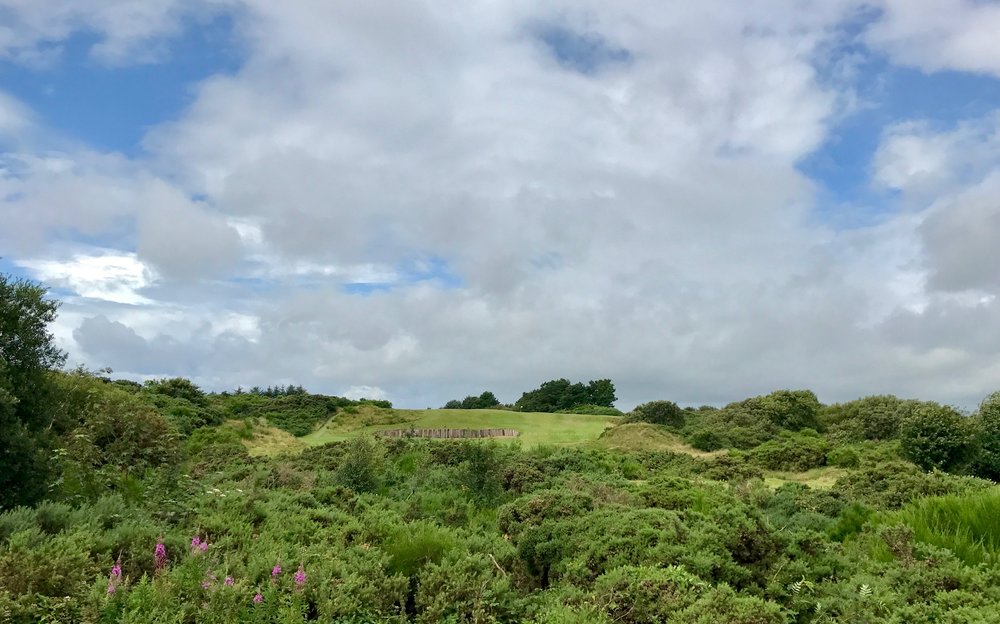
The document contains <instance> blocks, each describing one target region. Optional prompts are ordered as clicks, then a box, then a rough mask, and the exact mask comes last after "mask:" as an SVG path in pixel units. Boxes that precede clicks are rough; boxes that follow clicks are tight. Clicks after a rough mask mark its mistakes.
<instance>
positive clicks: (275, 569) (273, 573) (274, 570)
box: [271, 564, 281, 579]
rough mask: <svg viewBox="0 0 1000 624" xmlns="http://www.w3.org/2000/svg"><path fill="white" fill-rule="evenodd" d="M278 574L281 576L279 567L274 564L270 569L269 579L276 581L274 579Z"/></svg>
mask: <svg viewBox="0 0 1000 624" xmlns="http://www.w3.org/2000/svg"><path fill="white" fill-rule="evenodd" d="M279 574H281V566H280V565H278V564H275V565H274V567H273V568H271V578H272V579H276V578H278V575H279Z"/></svg>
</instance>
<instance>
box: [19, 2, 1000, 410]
mask: <svg viewBox="0 0 1000 624" xmlns="http://www.w3.org/2000/svg"><path fill="white" fill-rule="evenodd" d="M168 4H169V3H156V4H155V6H154V7H153V8H151V9H149V10H150V11H154V13H155V12H156V11H166V12H167V14H169V15H168V16H173V15H176V14H177V12H180V13H183V12H184V10H186V9H182V8H174V9H168V8H164V7H167V6H168ZM171 6H174V5H171ZM184 6H186V5H184ZM156 7H159V8H156ZM176 7H181V4H176ZM856 7H857V4H856V3H851V2H845V3H828V2H803V3H797V4H795V5H794V6H790V5H788V4H787V3H771V2H765V3H749V4H747V3H744V4H739V5H734V4H733V3H724V2H707V3H700V4H694V5H683V6H681V5H678V4H677V3H662V4H655V3H653V4H651V3H640V2H623V3H607V2H598V1H596V0H593V1H590V0H587V1H583V2H572V3H570V2H563V1H553V2H545V3H538V2H528V1H514V2H507V3H475V2H473V3H459V2H452V3H444V4H434V3H430V4H428V3H412V2H400V3H394V4H393V5H392V6H391V9H390V8H387V5H382V4H364V3H360V4H359V3H330V2H321V1H303V2H297V3H283V4H282V3H274V2H270V1H264V0H247V1H246V2H243V3H241V5H240V8H239V9H238V10H237V13H236V14H235V17H234V19H236V31H237V32H238V33H239V34H240V37H241V38H242V43H243V44H244V45H245V46H246V51H247V55H248V56H247V58H246V59H245V62H244V64H243V66H242V68H241V69H240V70H239V71H238V72H236V73H235V74H233V75H227V76H215V77H212V78H209V79H208V80H206V81H204V82H203V83H201V84H199V85H197V86H196V87H195V88H194V91H193V95H194V101H193V103H192V105H191V107H190V108H189V109H187V110H185V111H184V112H183V113H182V114H180V115H178V117H177V118H176V119H175V120H174V121H172V122H170V123H167V124H162V125H160V126H157V127H154V128H152V129H151V130H150V132H149V134H148V135H147V136H146V139H145V146H146V148H147V149H148V150H149V153H150V154H151V156H150V158H149V159H141V160H131V161H130V160H126V159H124V158H122V157H113V156H106V155H99V154H93V153H90V152H87V151H86V150H77V151H74V150H68V149H66V150H60V151H52V150H34V151H31V150H21V151H19V152H18V153H17V154H15V155H14V156H12V157H9V158H8V162H10V163H12V165H11V166H10V167H8V168H7V169H6V170H5V172H4V175H3V176H2V177H0V185H3V187H2V188H0V197H2V198H5V199H4V200H2V203H0V218H3V219H4V222H5V223H10V224H11V226H10V229H9V230H8V232H7V233H5V232H0V243H3V244H5V246H6V245H10V246H11V248H13V249H15V250H17V253H18V256H19V257H21V256H23V257H26V258H35V259H43V260H48V259H50V258H51V257H55V252H56V251H58V250H61V249H65V245H66V244H67V243H66V240H67V239H68V240H73V239H74V238H80V237H97V238H100V239H102V240H107V241H109V242H108V243H107V244H108V245H109V246H113V247H115V248H116V249H121V250H125V251H123V252H122V253H123V254H126V255H127V254H129V253H132V251H133V250H134V252H135V253H134V255H133V256H132V257H133V258H134V260H135V261H136V262H141V263H143V264H144V265H145V266H148V267H150V268H151V269H155V272H156V274H157V276H158V277H159V279H156V280H153V281H151V282H150V283H148V284H143V285H142V286H141V296H143V297H146V298H147V299H148V301H142V302H140V303H141V304H142V305H134V306H127V307H125V306H122V305H116V304H114V303H113V302H114V301H115V299H110V300H109V299H107V298H105V300H104V301H103V302H98V303H94V302H88V301H73V302H70V304H68V305H67V306H66V309H65V316H64V320H63V321H62V322H64V323H66V326H61V328H60V335H61V336H64V337H66V338H65V339H66V340H68V341H70V342H71V343H72V344H74V345H75V346H74V348H75V349H76V350H77V353H80V354H85V355H86V356H87V357H88V358H90V360H91V361H92V363H93V365H95V366H96V365H104V364H108V365H111V366H112V367H114V368H115V369H116V370H118V371H124V372H125V373H126V374H130V375H133V376H136V377H138V378H141V377H143V376H148V375H157V374H180V375H187V376H191V377H193V378H195V379H196V380H197V381H199V383H203V384H205V385H207V386H209V387H214V388H226V387H228V388H232V387H235V386H237V385H242V386H244V387H247V386H251V385H261V386H266V385H273V384H281V383H302V384H303V385H306V386H307V387H309V388H311V389H315V390H320V391H327V392H346V393H349V395H351V396H368V397H382V396H385V394H386V390H383V388H384V389H388V391H391V393H392V397H393V399H394V400H396V401H397V402H398V403H399V404H400V405H403V406H420V407H423V406H426V405H440V404H442V403H443V402H444V401H445V400H447V399H450V398H456V397H461V396H465V395H467V394H471V393H478V392H481V391H482V390H484V389H490V390H493V391H494V392H496V393H497V394H498V396H499V397H500V398H501V399H502V400H505V401H507V400H514V399H516V398H517V396H519V394H520V392H522V391H524V390H527V389H529V388H531V387H534V386H537V384H538V383H540V382H541V381H544V380H546V379H551V378H555V377H562V376H566V377H570V378H573V379H581V380H587V379H596V378H603V377H611V378H612V379H613V380H614V381H615V382H616V384H617V385H618V387H619V392H618V394H619V396H621V397H622V401H621V402H620V404H621V406H623V407H628V406H630V405H633V404H635V403H637V402H640V401H644V400H650V399H656V398H670V399H674V400H678V401H681V402H692V403H705V402H723V401H727V400H732V399H735V398H739V397H743V396H747V395H749V394H753V393H758V392H767V391H770V390H773V389H775V388H778V387H811V388H813V389H815V390H816V391H817V392H818V393H819V394H820V395H821V397H823V398H825V399H828V400H833V399H843V398H851V397H855V396H859V395H862V394H867V393H872V392H895V393H898V394H902V395H907V396H914V395H915V396H924V397H927V398H935V399H939V400H948V401H953V400H954V401H973V400H978V398H979V397H981V396H982V395H984V394H985V393H986V392H988V391H990V390H992V389H994V388H991V387H990V383H993V382H992V381H990V379H989V378H988V376H985V374H983V373H981V372H980V371H983V370H989V369H990V366H992V365H984V363H986V364H988V362H989V361H990V358H991V357H993V356H992V355H991V353H992V354H994V355H995V353H996V351H995V350H993V351H990V349H989V348H987V349H986V350H983V349H980V350H978V351H977V350H975V349H972V348H971V347H970V344H971V341H972V340H973V338H975V337H976V336H978V334H976V333H975V332H968V331H964V330H963V329H962V327H961V324H962V323H964V322H966V321H967V320H968V319H970V318H975V319H977V320H978V322H980V323H989V322H991V319H992V318H993V312H994V310H993V309H992V307H990V306H992V304H991V303H990V304H989V305H987V303H984V302H983V301H982V300H981V298H978V299H975V300H974V301H971V302H965V303H962V302H957V303H956V301H957V300H955V299H953V298H954V297H955V296H956V295H955V293H954V292H953V291H954V288H955V287H957V286H961V280H960V279H958V278H957V277H955V276H957V275H959V274H962V275H972V277H971V278H969V279H971V282H970V283H975V284H976V285H977V287H981V288H986V287H987V286H989V287H992V285H991V284H989V283H986V282H984V280H983V278H982V276H981V275H978V274H975V275H973V274H971V273H967V272H966V271H965V268H962V267H958V266H957V265H956V263H955V262H954V261H953V258H951V256H949V255H948V252H946V251H941V250H942V249H944V250H947V249H949V248H955V249H958V248H960V247H958V246H956V245H958V243H956V242H955V238H956V237H957V238H959V239H963V240H965V239H967V234H968V232H966V231H965V230H964V229H963V228H964V226H963V227H958V226H956V225H955V223H958V224H962V223H976V224H979V227H985V228H988V227H991V226H990V222H989V219H988V218H987V217H988V216H989V214H991V213H990V212H989V210H988V208H986V207H984V206H987V202H985V200H982V201H980V199H982V198H985V197H988V195H989V193H990V192H992V186H984V187H983V188H982V190H981V192H980V193H979V195H974V194H973V195H968V196H966V195H963V194H962V193H963V192H964V191H969V192H970V193H972V191H971V190H970V189H972V188H973V187H974V186H975V185H977V184H986V183H985V182H984V181H985V180H988V179H990V178H989V176H990V172H991V170H992V168H993V166H992V165H991V164H989V163H985V164H983V159H982V158H981V156H983V155H985V154H989V153H991V150H992V149H993V145H994V143H995V136H996V134H995V132H993V131H992V130H990V129H989V128H990V126H989V124H988V123H983V124H975V123H970V124H969V125H967V126H960V127H959V128H958V129H957V130H955V131H953V132H952V133H951V134H948V133H940V132H935V131H934V129H933V128H931V127H930V126H928V125H926V124H920V123H910V124H909V125H897V126H894V127H892V128H891V129H889V130H888V131H887V132H886V134H885V136H884V139H883V144H882V147H881V149H880V150H879V153H878V156H877V157H876V159H875V163H874V168H873V176H874V177H875V178H876V181H877V183H878V184H880V185H882V186H883V187H888V188H892V189H898V190H901V191H902V194H903V196H904V199H905V202H906V204H905V206H906V209H905V210H904V211H902V212H901V213H899V214H896V215H890V216H888V217H887V218H886V219H884V220H883V221H882V222H881V223H879V224H878V225H876V226H872V227H866V228H857V229H854V230H848V231H836V230H834V229H833V228H832V227H831V226H829V225H827V224H825V223H824V222H823V221H822V220H820V219H819V218H818V217H817V214H816V212H815V210H814V208H815V198H816V193H817V188H816V185H815V183H814V182H813V181H812V180H810V179H809V178H807V177H806V176H805V175H804V174H803V173H802V171H801V170H799V169H798V168H797V163H799V162H800V161H801V160H802V158H803V157H805V156H807V155H809V154H810V153H811V152H812V151H813V150H815V149H816V148H817V146H818V145H820V144H821V143H822V142H823V141H824V140H825V139H826V138H827V136H828V133H829V130H830V126H831V124H833V123H834V122H835V120H836V119H838V117H839V116H840V115H842V114H843V113H844V111H845V109H846V108H847V107H850V106H853V104H852V99H851V98H852V96H851V93H850V89H851V86H850V84H849V81H850V80H852V79H854V78H855V77H852V76H851V75H850V72H846V73H844V74H843V75H840V77H839V78H837V81H836V83H835V84H831V83H830V82H829V81H828V80H826V79H821V77H820V75H819V74H818V73H817V70H816V69H815V65H817V64H822V63H821V62H825V61H826V60H829V59H822V58H820V57H822V56H823V55H824V54H829V53H830V50H832V49H834V48H835V45H834V44H836V43H839V41H840V38H841V37H843V33H841V32H840V31H838V27H839V25H840V24H841V22H842V20H843V19H845V18H846V17H852V16H854V15H855V13H854V11H855V9H856ZM897 8H898V7H897ZM137 10H138V9H137ZM894 10H895V9H894ZM899 10H900V11H902V10H903V9H902V8H899ZM171 11H173V12H171ZM81 15H82V13H81ZM88 15H89V14H88ZM122 15H125V17H122V18H121V19H122V20H124V21H123V22H122V23H125V22H128V21H129V20H132V19H133V18H134V21H135V23H136V24H138V25H137V26H135V27H134V28H133V27H126V26H122V25H116V26H114V27H113V28H112V27H110V26H109V27H108V28H109V29H110V30H113V31H115V32H117V33H119V34H118V35H116V36H117V37H118V41H119V42H120V48H121V49H123V50H124V49H129V47H130V46H139V47H141V48H143V49H146V48H148V47H149V45H148V41H149V40H150V39H151V38H153V39H155V38H156V37H158V36H160V35H158V34H152V33H154V32H159V33H163V32H167V31H166V30H163V29H162V28H160V29H159V30H156V29H157V28H159V27H154V26H152V25H148V26H145V27H143V26H141V24H142V23H145V22H149V21H152V17H151V16H150V15H145V14H143V13H142V12H141V11H140V12H137V13H128V14H122ZM129 16H131V17H129ZM73 19H79V20H84V21H86V20H91V21H94V22H95V23H104V22H101V21H100V20H98V19H97V18H94V17H92V16H91V17H80V18H73ZM892 19H895V18H894V17H893V14H892V13H891V12H889V13H886V16H885V20H886V21H887V23H888V21H890V20H892ZM169 21H170V20H169V19H168V22H169ZM108 23H110V22H108ZM116 24H117V22H116ZM539 24H559V25H561V26H562V27H563V28H564V29H566V30H567V31H568V32H575V33H577V34H579V35H580V36H594V37H600V38H601V39H602V40H604V41H606V42H608V45H609V46H614V47H615V48H621V49H625V50H627V51H628V54H629V59H628V61H627V62H621V63H611V64H607V65H606V66H603V67H601V68H596V69H595V70H594V71H592V72H579V71H573V69H572V64H567V63H560V62H559V61H558V59H557V58H555V57H554V56H553V55H552V51H551V49H550V48H549V47H547V46H546V44H545V43H544V42H542V41H540V40H539V39H538V37H537V33H538V32H539V27H538V25H539ZM46 28H48V30H45V29H42V28H39V29H37V30H39V32H42V31H45V32H53V33H57V31H58V29H57V28H56V27H46ZM144 28H145V30H144ZM877 28H883V26H881V25H880V26H878V27H877ZM150 29H152V30H150ZM129 33H132V34H129ZM144 33H145V34H144ZM51 36H53V37H58V36H60V35H58V33H57V34H53V35H51ZM872 36H873V37H876V36H877V34H876V35H872ZM36 39H37V36H36ZM111 39H112V40H113V39H114V37H111ZM873 41H874V39H873ZM24 45H27V44H24ZM24 45H22V48H24ZM880 45H881V44H880ZM886 45H888V44H886ZM113 47H114V46H112V48H113ZM7 49H12V48H10V46H8V48H7ZM154 49H155V46H154ZM97 53H100V52H99V51H97V52H95V54H97ZM893 54H896V52H893ZM899 54H903V52H899ZM113 56H114V54H112V55H111V57H113ZM140 57H141V54H140ZM908 62H909V61H908ZM838 75H839V74H838ZM840 81H847V82H848V84H840ZM991 132H993V133H992V134H991ZM937 154H940V156H937ZM194 198H197V199H194ZM977 198H979V199H977ZM959 205H961V206H964V208H958V207H957V206H959ZM949 206H950V207H949ZM981 231H991V230H981ZM939 235H940V236H939ZM936 236H939V238H940V239H941V241H943V242H942V243H941V244H940V245H938V244H937V243H935V241H937V240H938V238H935V237H936ZM941 237H943V238H941ZM963 237H964V238H963ZM976 240H978V239H976ZM973 247H974V248H975V249H977V250H980V251H982V252H983V253H986V252H985V249H986V248H985V247H983V248H982V249H980V247H981V246H980V245H979V244H978V243H976V244H975V245H973ZM956 257H958V256H956ZM963 257H964V256H963ZM421 266H422V268H421ZM407 267H414V269H413V270H408V269H407ZM438 269H441V270H442V271H444V272H450V273H452V274H454V275H455V276H456V278H455V279H453V280H450V281H448V282H447V283H442V282H435V281H434V280H431V279H425V280H423V281H420V280H417V281H415V282H414V279H415V278H414V275H412V273H419V272H420V271H421V270H423V271H424V272H425V273H427V274H433V273H434V271H436V270H438ZM34 270H39V269H38V268H37V267H36V268H35V269H34ZM52 274H55V272H54V269H53V270H52ZM39 275H41V273H39ZM107 276H113V272H110V271H109V272H108V273H107ZM230 277H237V278H240V279H235V280H233V279H228V278H230ZM63 279H64V280H66V283H70V281H69V278H68V277H64V278H63ZM107 279H109V280H110V279H112V278H111V277H107ZM956 280H957V281H956ZM76 283H77V284H80V283H81V281H80V280H79V279H77V281H76ZM349 283H378V284H383V285H385V286H386V289H385V290H380V291H377V292H373V293H370V294H368V295H366V296H357V295H351V294H348V293H346V292H344V290H343V285H344V284H349ZM984 284H985V285H984ZM961 287H962V288H965V286H961ZM80 288H82V286H80ZM948 289H952V290H948ZM139 290H140V287H137V288H136V292H138V291H139ZM99 292H103V293H105V294H106V293H107V288H105V289H104V290H102V291H99ZM963 296H964V295H963ZM956 305H957V306H959V307H960V308H961V310H959V309H958V308H956V307H954V306H956ZM962 305H964V306H965V307H961V306H962ZM969 306H980V307H981V308H983V309H981V310H980V309H977V310H976V313H975V314H972V313H968V310H967V308H968V307H969ZM923 324H927V327H931V326H933V328H934V331H935V334H936V335H938V336H939V337H940V339H937V340H935V341H928V340H926V339H925V338H920V337H919V331H920V328H921V327H922V326H923ZM991 336H992V335H991V334H989V333H988V332H986V333H984V334H983V335H982V340H984V341H985V343H986V344H990V345H992V344H993V343H992V342H991V340H992V337H991ZM966 374H968V377H967V379H968V380H969V381H968V382H967V383H963V384H956V383H953V382H951V381H949V380H950V379H953V378H954V377H955V376H956V375H966ZM345 389H346V390H345Z"/></svg>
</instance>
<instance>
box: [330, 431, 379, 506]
mask: <svg viewBox="0 0 1000 624" xmlns="http://www.w3.org/2000/svg"><path fill="white" fill-rule="evenodd" d="M342 449H343V453H344V455H343V462H342V463H341V464H340V466H339V467H338V468H337V471H336V473H335V478H336V480H337V483H339V484H340V485H343V486H344V487H348V488H351V489H352V490H354V491H355V492H374V491H375V490H377V489H378V488H379V486H380V485H381V484H382V478H383V476H384V474H385V468H386V461H385V446H384V445H383V444H382V443H381V442H380V441H379V440H376V439H374V438H370V437H360V438H353V439H351V440H348V441H347V442H345V443H344V445H343V447H342Z"/></svg>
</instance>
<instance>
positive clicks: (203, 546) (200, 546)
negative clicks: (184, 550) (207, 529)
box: [198, 542, 208, 552]
mask: <svg viewBox="0 0 1000 624" xmlns="http://www.w3.org/2000/svg"><path fill="white" fill-rule="evenodd" d="M198 550H200V551H201V552H205V551H206V550H208V542H202V543H201V544H198Z"/></svg>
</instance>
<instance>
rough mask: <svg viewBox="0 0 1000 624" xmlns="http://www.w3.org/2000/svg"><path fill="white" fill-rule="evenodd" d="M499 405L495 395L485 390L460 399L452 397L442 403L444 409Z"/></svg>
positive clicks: (487, 407)
mask: <svg viewBox="0 0 1000 624" xmlns="http://www.w3.org/2000/svg"><path fill="white" fill-rule="evenodd" d="M499 405H500V401H499V399H497V397H496V395H495V394H493V393H492V392H490V391H489V390H486V391H485V392H483V393H482V394H480V395H479V396H467V397H465V398H464V399H462V400H461V401H459V400H458V399H453V400H451V401H448V402H447V403H445V404H444V409H490V408H491V407H497V406H499Z"/></svg>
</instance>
